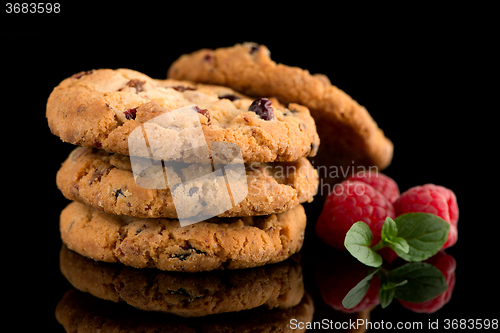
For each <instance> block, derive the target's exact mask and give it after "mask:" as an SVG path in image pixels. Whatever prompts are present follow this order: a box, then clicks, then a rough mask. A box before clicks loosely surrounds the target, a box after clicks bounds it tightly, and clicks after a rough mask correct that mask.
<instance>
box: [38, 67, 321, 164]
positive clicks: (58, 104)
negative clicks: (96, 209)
mask: <svg viewBox="0 0 500 333" xmlns="http://www.w3.org/2000/svg"><path fill="white" fill-rule="evenodd" d="M183 108H185V109H186V112H180V115H178V116H176V117H175V119H174V120H173V121H172V123H170V124H169V125H170V126H168V125H166V124H165V120H164V119H163V118H162V117H160V116H162V115H164V114H166V113H169V112H171V111H173V110H179V109H181V110H184V109H183ZM188 111H193V112H194V116H195V117H196V123H197V124H198V125H196V124H195V123H193V121H192V119H191V118H190V116H191V113H193V112H191V113H190V112H188ZM46 116H47V120H48V124H49V127H50V129H51V131H52V133H54V134H55V135H57V136H59V137H60V138H61V139H62V140H63V141H66V142H69V143H72V144H75V145H80V146H90V147H95V148H100V149H103V150H106V151H109V152H114V153H119V154H124V155H132V154H131V153H130V149H129V140H128V139H129V136H130V135H131V133H132V132H133V131H134V130H135V129H137V128H139V129H140V128H142V131H149V133H148V135H150V136H151V137H153V136H154V137H155V138H156V139H158V140H159V142H161V144H162V145H164V146H162V147H155V149H156V148H158V149H157V150H156V151H155V156H154V158H155V159H158V160H168V161H171V160H175V161H182V162H187V163H192V162H197V163H210V160H208V161H201V162H200V160H199V159H200V157H199V154H196V153H193V149H192V148H193V147H192V145H193V135H195V134H196V133H198V132H200V133H202V136H203V137H204V140H206V144H208V145H210V144H211V143H213V142H225V143H232V144H236V145H238V146H239V148H240V149H241V153H242V157H243V160H244V162H245V163H250V162H274V161H295V160H297V159H299V158H301V157H304V156H314V155H315V154H316V151H317V149H318V146H319V138H318V135H317V133H316V126H315V123H314V120H313V118H312V117H311V115H310V113H309V110H308V109H307V108H306V107H303V106H301V105H298V104H293V103H292V104H290V105H288V109H287V108H285V107H284V106H282V105H281V104H280V103H279V102H278V101H276V100H274V101H273V100H268V99H265V100H258V101H255V103H254V100H253V99H250V98H247V97H245V96H243V95H241V94H238V93H237V92H234V91H233V90H231V89H229V88H224V87H216V86H206V85H201V84H194V83H190V82H185V81H176V80H155V79H152V78H150V77H148V76H147V75H144V74H142V73H139V72H136V71H133V70H128V69H117V70H111V69H99V70H92V71H87V72H81V73H78V74H75V75H73V76H72V77H70V78H67V79H65V80H64V81H62V82H61V83H60V84H59V85H58V86H57V87H56V88H55V89H54V90H53V91H52V93H51V94H50V96H49V99H48V102H47V111H46ZM160 118H162V119H160ZM155 119H160V120H158V121H156V120H155ZM198 120H199V121H198ZM154 125H158V126H154ZM148 126H149V127H148ZM153 127H155V130H154V132H151V131H152V128H153ZM175 129H177V131H176V130H175ZM201 131H202V132H201ZM139 132H141V131H139ZM204 144H205V143H204ZM206 144H205V145H206ZM150 153H151V152H150V151H149V152H148V151H147V149H143V150H141V149H138V150H136V151H134V154H136V155H134V156H140V157H151V156H150ZM205 159H206V158H205Z"/></svg>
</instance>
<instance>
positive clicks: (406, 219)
mask: <svg viewBox="0 0 500 333" xmlns="http://www.w3.org/2000/svg"><path fill="white" fill-rule="evenodd" d="M394 222H395V223H396V226H397V230H398V234H397V236H398V237H400V238H403V239H404V240H406V242H407V244H408V251H407V252H405V251H404V250H405V245H404V244H403V243H399V244H398V245H396V244H394V247H392V246H391V248H393V250H394V251H396V253H397V254H398V256H400V257H401V258H403V259H405V260H406V261H422V260H425V259H428V258H430V257H432V256H433V255H435V254H436V253H437V252H438V251H439V250H440V249H441V248H442V247H443V245H444V243H445V242H446V239H447V238H448V232H449V230H450V224H449V223H448V222H446V221H445V220H443V219H442V218H440V217H439V216H436V215H433V214H428V213H406V214H403V215H400V216H398V217H397V218H396V219H395V220H394Z"/></svg>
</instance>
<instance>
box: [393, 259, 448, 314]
mask: <svg viewBox="0 0 500 333" xmlns="http://www.w3.org/2000/svg"><path fill="white" fill-rule="evenodd" d="M425 262H427V263H429V264H431V265H433V266H434V267H436V268H437V269H439V270H440V271H441V273H443V275H444V277H445V279H446V284H447V285H448V288H447V289H446V291H445V292H443V293H442V294H441V295H438V296H436V297H435V298H433V299H431V300H428V301H426V302H420V303H412V302H407V301H402V300H398V301H399V303H401V305H402V306H404V307H405V308H407V309H409V310H412V311H414V312H418V313H422V312H425V313H434V312H436V311H437V310H439V309H441V308H442V307H443V306H444V305H445V304H446V303H448V301H449V300H450V298H451V294H452V293H453V288H454V287H455V268H456V266H457V264H456V261H455V259H453V257H452V256H450V255H449V254H446V253H445V252H444V251H441V252H438V253H437V254H436V255H435V256H433V257H432V258H429V259H427V260H426V261H425Z"/></svg>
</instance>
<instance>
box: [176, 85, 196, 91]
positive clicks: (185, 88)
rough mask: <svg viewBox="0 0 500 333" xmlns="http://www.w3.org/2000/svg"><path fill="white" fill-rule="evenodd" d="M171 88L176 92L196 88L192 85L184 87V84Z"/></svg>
mask: <svg viewBox="0 0 500 333" xmlns="http://www.w3.org/2000/svg"><path fill="white" fill-rule="evenodd" d="M172 89H175V90H177V91H178V92H185V91H186V90H196V88H192V87H185V86H177V87H172Z"/></svg>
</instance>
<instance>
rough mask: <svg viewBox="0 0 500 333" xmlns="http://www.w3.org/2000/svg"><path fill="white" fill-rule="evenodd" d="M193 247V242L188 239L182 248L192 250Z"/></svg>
mask: <svg viewBox="0 0 500 333" xmlns="http://www.w3.org/2000/svg"><path fill="white" fill-rule="evenodd" d="M192 248H193V247H192V246H191V244H189V242H188V241H185V242H184V244H182V245H181V249H183V250H190V249H192Z"/></svg>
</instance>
